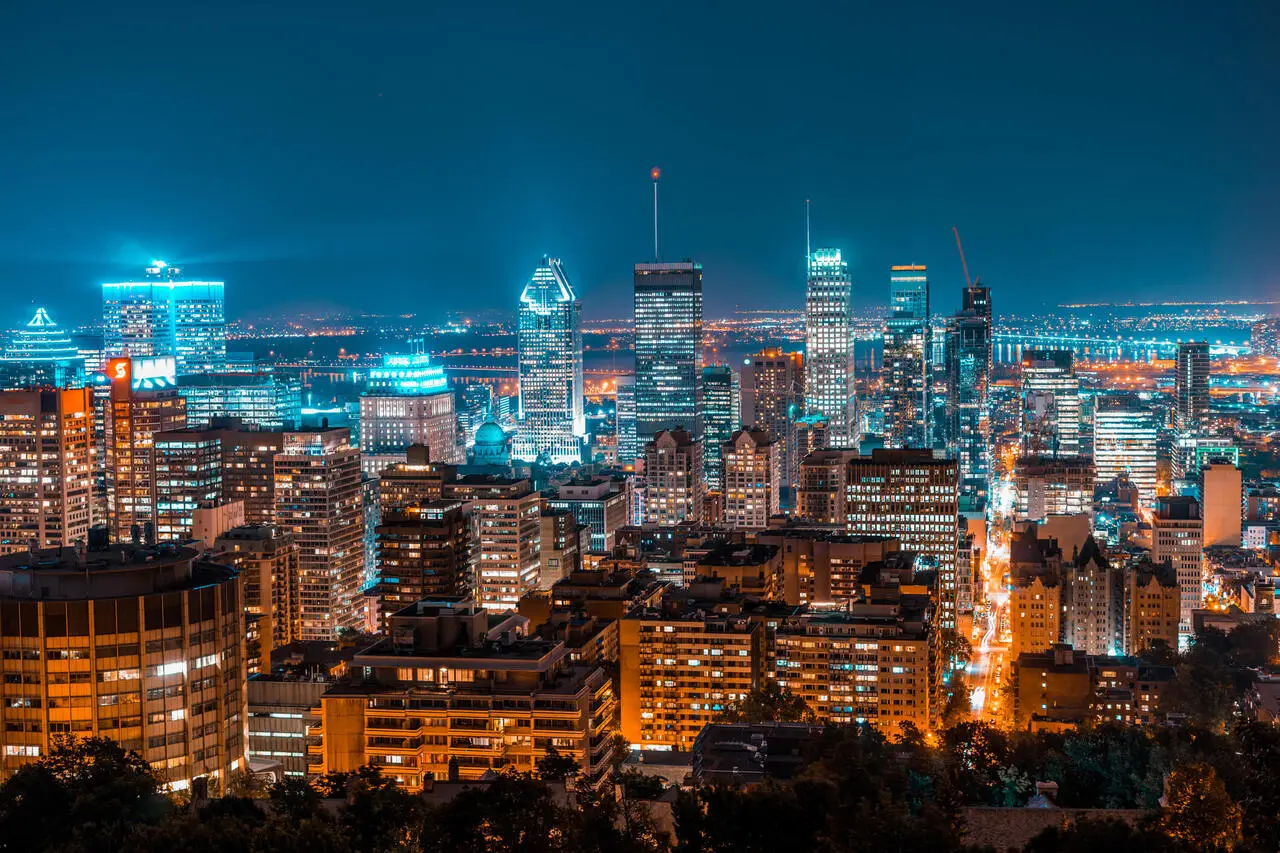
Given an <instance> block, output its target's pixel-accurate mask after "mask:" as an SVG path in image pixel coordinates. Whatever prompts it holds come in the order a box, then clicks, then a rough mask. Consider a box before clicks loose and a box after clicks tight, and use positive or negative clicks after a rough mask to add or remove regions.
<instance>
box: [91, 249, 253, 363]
mask: <svg viewBox="0 0 1280 853" xmlns="http://www.w3.org/2000/svg"><path fill="white" fill-rule="evenodd" d="M102 326H103V332H102V347H103V351H104V352H105V353H106V355H107V357H108V358H116V357H119V356H124V355H128V356H133V357H135V358H138V357H142V356H162V355H167V356H173V357H174V359H175V360H176V362H177V371H176V372H177V373H179V374H182V375H186V374H189V373H199V372H201V371H206V370H210V371H219V370H222V369H223V367H224V366H225V365H226V361H227V326H226V316H225V313H224V310H223V283H222V282H220V281H188V280H186V279H184V278H182V271H181V270H180V269H178V268H177V267H171V266H167V265H166V264H165V263H164V262H163V261H155V262H154V263H153V264H152V266H150V267H148V268H147V273H146V277H145V278H144V279H143V280H142V281H123V282H116V283H108V284H103V285H102Z"/></svg>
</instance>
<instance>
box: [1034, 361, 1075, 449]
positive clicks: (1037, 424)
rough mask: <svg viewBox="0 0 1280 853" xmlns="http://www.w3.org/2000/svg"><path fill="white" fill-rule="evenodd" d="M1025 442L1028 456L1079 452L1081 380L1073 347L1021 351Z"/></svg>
mask: <svg viewBox="0 0 1280 853" xmlns="http://www.w3.org/2000/svg"><path fill="white" fill-rule="evenodd" d="M1022 444H1023V453H1025V454H1027V455H1028V456H1053V457H1058V456H1077V455H1079V453H1080V380H1079V379H1078V378H1077V377H1076V371H1075V359H1074V356H1072V354H1071V351H1070V350H1026V351H1024V352H1023V354H1022Z"/></svg>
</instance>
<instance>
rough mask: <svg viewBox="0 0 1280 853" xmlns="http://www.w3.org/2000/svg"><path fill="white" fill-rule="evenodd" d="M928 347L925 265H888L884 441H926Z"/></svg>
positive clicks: (892, 443) (913, 443)
mask: <svg viewBox="0 0 1280 853" xmlns="http://www.w3.org/2000/svg"><path fill="white" fill-rule="evenodd" d="M929 347H930V334H929V276H928V269H927V268H926V267H924V266H920V265H916V264H909V265H905V266H895V267H891V268H890V270H889V317H888V318H887V319H886V320H885V326H884V367H883V370H882V374H881V375H882V377H883V379H882V385H883V392H884V404H885V414H884V419H885V444H886V446H889V447H928V446H929V444H930V437H929V435H928V427H927V424H928V412H929V381H930V377H929Z"/></svg>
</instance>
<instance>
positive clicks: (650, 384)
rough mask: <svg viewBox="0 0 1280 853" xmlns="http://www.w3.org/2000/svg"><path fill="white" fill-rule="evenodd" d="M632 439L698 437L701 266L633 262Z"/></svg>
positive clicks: (640, 441) (640, 442) (639, 442)
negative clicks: (670, 433) (671, 433)
mask: <svg viewBox="0 0 1280 853" xmlns="http://www.w3.org/2000/svg"><path fill="white" fill-rule="evenodd" d="M635 326H636V344H635V349H636V370H635V403H636V443H637V447H638V448H643V447H644V446H645V445H646V444H648V443H649V442H651V441H653V439H654V437H655V436H657V435H658V433H660V432H662V431H663V430H670V429H683V430H685V431H686V432H688V433H689V434H690V435H692V436H695V437H698V438H701V436H702V381H701V380H702V375H701V374H702V266H701V265H700V264H695V263H692V262H690V261H684V262H680V263H653V264H636V268H635Z"/></svg>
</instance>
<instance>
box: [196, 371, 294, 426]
mask: <svg viewBox="0 0 1280 853" xmlns="http://www.w3.org/2000/svg"><path fill="white" fill-rule="evenodd" d="M178 393H180V394H181V395H182V396H183V397H184V398H185V399H186V401H187V426H189V427H193V428H195V429H207V428H208V427H209V426H210V425H211V424H212V423H213V422H214V421H215V420H216V419H223V418H231V419H235V420H237V421H239V422H240V423H241V424H243V425H244V426H245V427H246V428H249V429H265V430H284V429H297V428H298V427H299V426H300V425H301V423H302V384H301V383H300V382H299V381H298V380H297V379H293V378H289V377H285V376H282V375H280V374H278V373H197V374H191V375H188V376H179V377H178Z"/></svg>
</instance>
